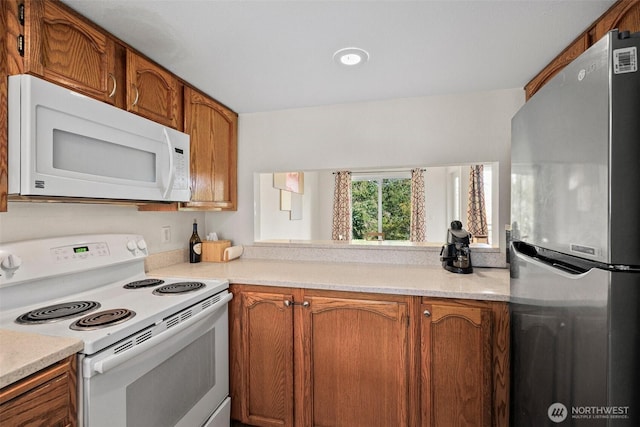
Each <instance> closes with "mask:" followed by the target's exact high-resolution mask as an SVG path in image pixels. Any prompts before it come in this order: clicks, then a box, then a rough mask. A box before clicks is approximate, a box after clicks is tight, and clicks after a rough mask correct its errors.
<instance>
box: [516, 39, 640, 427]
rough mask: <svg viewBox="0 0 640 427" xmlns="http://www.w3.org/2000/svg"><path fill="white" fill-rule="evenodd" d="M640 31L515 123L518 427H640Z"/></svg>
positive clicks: (557, 80)
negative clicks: (639, 59) (639, 55)
mask: <svg viewBox="0 0 640 427" xmlns="http://www.w3.org/2000/svg"><path fill="white" fill-rule="evenodd" d="M639 53H640V33H636V34H629V33H623V32H620V33H619V32H618V31H612V32H610V33H609V34H607V35H606V36H605V37H604V38H603V39H601V40H599V41H598V42H597V43H595V44H594V45H593V46H592V47H590V48H589V49H588V50H587V51H586V52H585V53H583V54H582V55H581V56H580V57H578V58H577V59H575V60H574V61H573V62H572V63H571V64H569V65H568V66H567V67H565V68H564V69H563V70H562V71H561V72H560V73H559V74H558V75H556V76H555V77H554V78H553V79H551V80H550V81H549V82H548V83H547V84H546V85H545V86H544V87H543V88H542V89H541V90H540V91H539V92H538V93H536V94H535V95H534V96H533V97H532V98H531V99H530V100H529V101H528V102H526V103H525V105H524V106H523V107H522V108H521V109H520V111H519V112H518V113H517V114H516V115H515V116H514V118H513V120H512V154H511V160H512V164H511V174H512V175H511V219H512V232H511V233H512V242H511V245H510V246H511V252H510V263H511V407H510V414H511V415H510V418H511V423H510V424H511V426H513V427H525V426H535V427H540V426H556V425H559V426H607V427H610V426H639V425H640V71H639V69H638V68H639V67H638V54H639Z"/></svg>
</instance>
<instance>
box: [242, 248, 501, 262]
mask: <svg viewBox="0 0 640 427" xmlns="http://www.w3.org/2000/svg"><path fill="white" fill-rule="evenodd" d="M368 243H374V242H368ZM440 249H441V246H439V245H419V244H416V245H411V246H401V245H377V244H375V243H374V244H366V243H365V244H346V243H341V242H317V243H304V244H301V243H284V242H256V243H254V244H253V245H248V246H245V247H244V254H243V255H242V256H243V257H244V258H254V259H277V260H289V261H318V262H355V263H375V264H407V265H433V266H439V265H441V263H440ZM471 261H472V264H473V266H474V267H493V268H507V266H508V264H507V263H506V259H505V254H504V252H500V249H498V248H491V247H472V248H471Z"/></svg>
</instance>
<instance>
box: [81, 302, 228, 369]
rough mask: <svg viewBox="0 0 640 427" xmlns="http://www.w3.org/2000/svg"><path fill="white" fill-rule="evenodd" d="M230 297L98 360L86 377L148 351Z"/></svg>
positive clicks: (224, 303) (211, 312) (221, 304)
mask: <svg viewBox="0 0 640 427" xmlns="http://www.w3.org/2000/svg"><path fill="white" fill-rule="evenodd" d="M232 299H233V294H232V293H228V294H227V295H225V296H224V297H222V298H221V299H220V301H218V302H217V303H215V304H214V305H212V306H211V307H210V308H209V309H207V310H204V311H201V312H200V313H198V314H196V315H195V316H193V317H190V318H189V319H187V320H184V321H182V322H180V323H178V324H177V325H176V326H173V327H172V328H170V329H168V330H165V331H164V332H162V333H161V334H159V335H156V336H154V337H152V338H151V339H149V340H147V341H145V342H143V343H141V344H138V345H136V346H134V347H133V348H132V349H130V350H126V351H124V352H122V353H119V354H116V355H112V356H109V357H107V358H106V359H104V360H100V361H98V362H96V363H95V364H94V365H93V366H92V367H91V369H90V370H89V372H87V373H86V374H87V375H86V376H87V378H90V377H92V376H93V375H94V374H96V373H98V374H104V373H106V372H108V371H109V370H111V369H113V368H115V367H116V366H119V365H121V364H123V363H124V362H126V361H128V360H130V359H132V358H134V357H136V356H137V355H139V354H141V353H143V352H145V351H148V350H149V349H151V348H153V347H155V346H156V345H158V344H160V343H161V342H163V341H165V340H166V339H168V338H171V337H172V336H174V335H176V334H178V333H180V332H181V331H184V330H185V329H186V328H188V327H190V326H191V325H193V324H195V323H197V322H199V321H200V320H203V319H204V318H206V317H209V316H211V315H213V314H214V313H216V312H217V311H218V309H220V308H222V307H223V306H225V305H227V303H228V302H229V301H231V300H232ZM85 360H86V359H85Z"/></svg>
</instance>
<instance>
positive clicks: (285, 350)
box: [230, 285, 508, 427]
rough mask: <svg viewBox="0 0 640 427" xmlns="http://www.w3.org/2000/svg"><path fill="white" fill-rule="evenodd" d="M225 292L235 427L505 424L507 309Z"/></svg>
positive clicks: (248, 288) (241, 289)
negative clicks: (227, 295)
mask: <svg viewBox="0 0 640 427" xmlns="http://www.w3.org/2000/svg"><path fill="white" fill-rule="evenodd" d="M231 290H232V292H233V294H234V299H233V300H232V302H231V313H230V316H231V335H230V340H231V359H230V362H231V399H232V415H231V416H232V419H233V420H235V422H236V423H237V424H236V425H251V426H296V427H302V426H334V427H338V426H349V427H358V426H363V427H365V426H366V427H375V426H407V427H414V426H418V425H423V426H491V425H494V426H506V425H507V423H508V393H507V392H508V390H507V387H508V376H507V374H508V310H507V309H506V304H505V303H488V302H484V301H463V300H447V299H443V300H440V299H423V298H421V297H410V296H400V295H385V294H366V293H352V292H334V291H320V290H309V289H301V288H273V287H265V286H253V285H232V286H231ZM426 311H428V315H427V314H426V313H425V312H426Z"/></svg>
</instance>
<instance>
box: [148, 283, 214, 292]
mask: <svg viewBox="0 0 640 427" xmlns="http://www.w3.org/2000/svg"><path fill="white" fill-rule="evenodd" d="M206 286H207V285H205V284H204V283H202V282H178V283H171V284H169V285H164V286H160V287H159V288H158V289H156V290H154V291H153V294H154V295H178V294H184V293H187V292H194V291H197V290H200V289H203V288H205V287H206Z"/></svg>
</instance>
